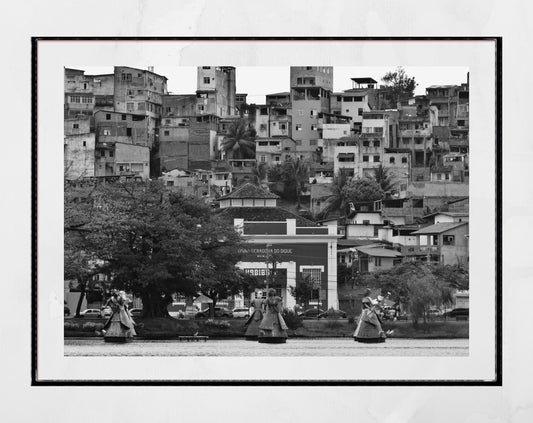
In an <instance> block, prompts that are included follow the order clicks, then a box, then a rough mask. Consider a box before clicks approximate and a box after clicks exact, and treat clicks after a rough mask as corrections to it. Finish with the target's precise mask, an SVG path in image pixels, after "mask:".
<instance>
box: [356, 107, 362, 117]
mask: <svg viewBox="0 0 533 423" xmlns="http://www.w3.org/2000/svg"><path fill="white" fill-rule="evenodd" d="M357 114H358V115H359V116H363V109H362V108H361V107H359V108H358V109H357Z"/></svg>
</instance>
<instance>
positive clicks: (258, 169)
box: [252, 163, 268, 188]
mask: <svg viewBox="0 0 533 423" xmlns="http://www.w3.org/2000/svg"><path fill="white" fill-rule="evenodd" d="M252 172H253V174H254V183H255V184H256V185H258V186H260V187H262V188H268V184H267V177H268V166H267V165H266V163H259V164H256V165H255V166H254V168H253V169H252Z"/></svg>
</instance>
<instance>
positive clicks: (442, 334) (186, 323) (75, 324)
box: [65, 318, 469, 339]
mask: <svg viewBox="0 0 533 423" xmlns="http://www.w3.org/2000/svg"><path fill="white" fill-rule="evenodd" d="M136 321H137V323H143V325H144V326H143V327H142V328H137V329H136V330H137V335H138V337H139V338H143V339H172V338H177V337H178V336H190V335H194V334H198V335H203V336H209V337H210V338H240V337H242V336H244V332H245V330H246V328H245V327H244V323H245V321H246V320H244V319H227V320H226V319H219V320H215V321H209V320H203V319H202V320H188V319H173V318H153V319H141V318H137V319H136ZM103 323H104V320H103V319H66V320H65V337H91V336H95V331H96V330H100V329H101V328H102V326H103ZM296 326H299V327H294V328H293V329H289V331H288V334H289V337H302V338H320V337H351V336H352V335H353V332H354V330H355V326H356V324H355V323H350V322H348V320H347V319H338V320H333V319H331V320H325V319H324V320H322V319H321V320H302V321H300V323H299V324H297V325H296ZM384 330H393V331H394V332H393V334H392V335H391V336H390V337H391V338H418V339H424V338H427V339H430V338H468V334H469V326H468V321H459V322H456V321H436V322H430V323H428V324H427V325H424V324H422V323H419V324H418V325H417V326H415V325H413V323H412V322H410V321H396V322H387V323H385V325H384Z"/></svg>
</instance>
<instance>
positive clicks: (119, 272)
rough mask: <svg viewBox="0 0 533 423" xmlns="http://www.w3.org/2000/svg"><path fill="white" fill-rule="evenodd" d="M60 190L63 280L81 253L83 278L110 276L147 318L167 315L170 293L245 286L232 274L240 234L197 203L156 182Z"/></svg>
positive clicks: (221, 290) (211, 291) (232, 289)
mask: <svg viewBox="0 0 533 423" xmlns="http://www.w3.org/2000/svg"><path fill="white" fill-rule="evenodd" d="M65 190H66V191H65V274H66V276H67V270H68V274H73V273H72V270H71V269H75V268H76V267H78V264H79V262H80V258H79V256H80V254H79V252H83V254H82V256H83V257H87V258H90V263H92V265H90V266H86V268H87V270H83V271H84V272H85V273H84V274H87V275H89V274H90V273H91V272H95V271H97V272H100V273H107V274H109V275H111V276H112V279H113V284H114V286H115V287H117V288H123V289H127V290H131V291H133V292H134V293H136V294H138V295H140V296H141V298H142V301H143V314H144V315H145V316H166V315H167V311H166V307H167V305H168V304H169V303H170V302H171V300H172V294H173V293H174V292H177V293H180V294H183V295H194V294H197V293H198V292H204V293H209V295H210V296H213V295H217V294H218V295H222V296H225V295H227V294H229V293H235V292H236V291H238V290H239V289H240V288H241V287H242V286H244V285H245V284H246V283H248V281H247V280H246V278H244V277H243V275H242V274H240V273H239V272H238V271H237V269H236V268H235V263H236V262H237V261H238V259H239V254H238V249H239V247H240V245H241V239H240V236H239V235H238V234H237V232H236V231H235V230H234V228H233V226H232V225H231V224H230V223H227V222H224V221H221V220H220V219H218V218H217V217H216V216H215V215H213V213H212V212H211V210H210V208H209V206H207V205H206V204H205V203H203V202H202V201H201V200H197V199H195V198H191V197H184V196H183V195H181V194H179V193H171V192H169V191H167V190H166V189H165V188H164V187H163V186H162V185H161V184H160V183H159V182H147V183H113V184H105V185H103V184H102V185H97V186H92V187H82V188H73V187H69V186H66V189H65ZM74 194H75V195H74ZM85 260H86V261H87V259H85ZM82 264H83V262H82ZM82 269H84V268H82ZM214 300H216V299H214Z"/></svg>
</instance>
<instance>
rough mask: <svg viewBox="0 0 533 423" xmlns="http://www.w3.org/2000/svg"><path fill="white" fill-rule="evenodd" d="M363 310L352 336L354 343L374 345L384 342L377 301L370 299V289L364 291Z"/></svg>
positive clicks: (384, 336)
mask: <svg viewBox="0 0 533 423" xmlns="http://www.w3.org/2000/svg"><path fill="white" fill-rule="evenodd" d="M362 303H363V310H362V311H361V316H360V317H359V322H358V323H357V328H356V329H355V333H354V334H353V338H354V341H357V342H366V343H376V342H385V338H386V335H385V332H383V328H382V327H381V319H380V316H379V310H378V307H379V305H378V301H375V300H373V299H372V298H371V297H370V289H368V288H367V289H366V290H365V293H364V297H363V300H362Z"/></svg>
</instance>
